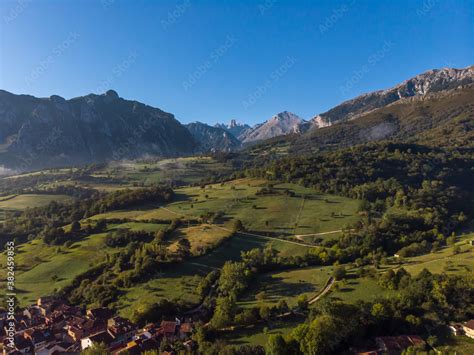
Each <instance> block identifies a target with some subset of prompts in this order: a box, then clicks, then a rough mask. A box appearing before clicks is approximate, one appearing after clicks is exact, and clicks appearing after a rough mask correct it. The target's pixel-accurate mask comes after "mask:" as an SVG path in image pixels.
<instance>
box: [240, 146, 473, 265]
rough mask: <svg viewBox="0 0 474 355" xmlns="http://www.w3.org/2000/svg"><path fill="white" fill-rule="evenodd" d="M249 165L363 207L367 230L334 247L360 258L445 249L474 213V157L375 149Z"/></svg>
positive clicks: (259, 173) (361, 227)
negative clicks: (424, 246)
mask: <svg viewBox="0 0 474 355" xmlns="http://www.w3.org/2000/svg"><path fill="white" fill-rule="evenodd" d="M246 164H247V169H246V170H245V173H246V175H247V176H252V177H260V178H269V179H274V180H278V181H287V182H294V183H298V184H301V185H304V186H308V187H313V188H315V189H316V190H317V191H321V192H325V193H333V194H339V195H344V196H347V197H351V198H356V199H359V200H361V207H360V214H361V215H362V216H363V220H362V222H361V223H359V224H358V225H356V226H353V227H352V228H351V232H350V233H346V235H345V236H344V237H343V238H341V239H340V240H338V241H337V242H333V243H335V244H336V245H337V247H338V248H339V249H342V250H344V249H349V250H350V251H351V252H350V254H351V257H352V258H358V257H363V256H365V255H367V254H368V253H369V252H371V251H373V250H377V249H378V248H382V250H383V251H384V252H387V253H395V252H397V251H398V250H400V249H401V248H404V247H406V246H409V245H410V244H413V243H421V242H423V241H426V242H429V243H433V242H435V241H438V242H441V243H442V242H443V238H442V237H440V235H443V236H444V238H446V237H447V236H448V235H449V234H450V233H451V232H452V231H453V230H455V229H456V228H458V227H460V226H462V225H463V224H464V223H466V222H467V221H468V220H469V216H471V215H472V213H473V206H474V204H473V203H466V201H470V202H472V201H474V185H473V184H472V183H471V182H472V181H474V171H473V170H472V166H473V165H474V155H473V154H472V152H471V151H470V150H468V149H466V150H462V149H449V148H443V149H441V148H431V147H425V146H420V145H415V144H394V143H376V144H375V143H374V144H366V145H361V146H357V147H352V148H346V149H342V150H338V151H335V152H326V153H321V154H314V155H310V156H291V157H288V158H282V159H279V160H275V161H270V162H268V163H267V164H266V165H264V166H262V164H261V162H258V163H257V162H252V161H250V162H247V163H246ZM254 164H255V165H254ZM354 229H355V231H354ZM415 248H418V246H414V247H412V249H415ZM418 249H420V248H418ZM411 251H413V250H408V253H410V252H411ZM415 252H416V253H418V252H419V251H418V250H417V251H415Z"/></svg>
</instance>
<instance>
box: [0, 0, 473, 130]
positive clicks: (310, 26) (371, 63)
mask: <svg viewBox="0 0 474 355" xmlns="http://www.w3.org/2000/svg"><path fill="white" fill-rule="evenodd" d="M0 4H1V5H0V10H1V11H0V14H1V18H0V26H1V27H0V30H1V35H0V39H1V43H0V45H1V47H0V48H1V56H0V69H1V71H0V88H2V89H4V90H8V91H11V92H13V93H18V94H20V93H27V94H31V95H35V96H41V97H45V96H50V95H52V94H58V95H61V96H63V97H66V98H71V97H75V96H81V95H85V94H87V93H91V92H94V93H102V92H104V91H106V90H107V89H109V88H113V89H114V90H116V91H117V92H118V93H119V95H120V96H122V97H124V98H128V99H136V100H139V101H141V102H144V103H147V104H149V105H152V106H156V107H159V108H161V109H163V110H165V111H168V112H172V113H174V114H175V116H176V117H177V118H178V119H179V120H180V121H182V122H191V121H196V120H199V121H203V122H207V123H210V124H214V123H216V122H227V121H228V120H230V119H232V118H235V119H237V120H239V121H243V122H248V123H251V124H253V123H257V122H261V121H263V120H265V119H267V118H269V117H270V116H272V115H273V114H275V113H277V112H280V111H283V110H288V111H292V112H294V113H296V114H298V115H300V116H301V117H303V118H311V117H312V116H314V115H316V114H318V113H320V112H324V111H325V110H327V109H329V108H331V107H333V106H334V105H336V104H338V103H339V102H341V101H343V100H345V99H348V98H351V97H354V96H356V95H358V94H361V93H364V92H367V91H372V90H376V89H382V88H387V87H390V86H393V85H394V84H396V83H398V82H400V81H403V80H405V79H407V78H409V77H411V76H414V75H416V74H418V73H421V72H423V71H426V70H429V69H432V68H440V67H446V66H449V67H466V66H468V65H472V64H474V60H473V58H474V56H473V54H474V43H473V41H474V40H473V39H474V15H473V13H474V5H473V4H474V1H469V0H465V1H461V0H460V1H442V0H424V1H414V0H410V1H401V0H397V1H388V0H373V1H362V0H360V1H357V0H346V1H316V0H313V1H299V0H288V1H283V0H261V1H259V0H255V1H229V0H227V1H226V0H216V1H204V0H201V1H195V0H179V1H141V0H133V1H132V0H128V1H121V0H97V1H92V0H90V1H87V0H82V1H81V0H68V1H66V0H55V1H46V0H34V1H32V0H15V1H9V0H0Z"/></svg>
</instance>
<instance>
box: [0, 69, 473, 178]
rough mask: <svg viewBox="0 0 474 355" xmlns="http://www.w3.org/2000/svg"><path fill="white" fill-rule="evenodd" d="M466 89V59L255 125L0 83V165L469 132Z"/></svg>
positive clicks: (326, 145)
mask: <svg viewBox="0 0 474 355" xmlns="http://www.w3.org/2000/svg"><path fill="white" fill-rule="evenodd" d="M473 87H474V66H470V67H467V68H464V69H452V68H444V69H439V70H430V71H428V72H425V73H423V74H420V75H417V76H415V77H414V78H411V79H408V80H406V81H404V82H402V83H400V84H398V85H396V86H394V87H392V88H390V89H387V90H380V91H375V92H371V93H367V94H363V95H360V96H358V97H356V98H354V99H351V100H348V101H345V102H343V103H341V104H340V105H337V106H336V107H334V108H332V109H330V110H328V111H327V112H324V113H321V114H318V115H316V116H314V117H313V118H312V119H310V120H308V121H306V120H304V119H302V118H301V117H299V116H297V115H295V114H294V113H291V112H287V111H284V112H281V113H278V114H276V115H274V116H273V117H271V118H270V119H268V120H266V121H265V122H263V123H260V124H257V125H255V126H254V127H250V126H249V125H246V124H241V123H238V122H237V121H236V120H232V121H231V122H230V123H229V124H217V125H215V126H210V125H207V124H205V123H200V122H195V123H190V124H187V125H182V124H181V123H180V122H178V121H177V120H176V119H175V118H174V116H173V115H172V114H170V113H166V112H164V111H162V110H160V109H158V108H154V107H151V106H148V105H145V104H143V103H140V102H137V101H130V100H125V99H123V98H120V97H119V95H118V94H117V93H116V92H115V91H113V90H109V91H107V92H106V93H105V94H102V95H95V94H89V95H86V96H82V97H77V98H73V99H70V100H66V99H64V98H62V97H60V96H56V95H54V96H51V97H49V98H36V97H33V96H29V95H15V94H12V93H9V92H7V91H3V90H0V167H2V166H3V167H6V168H10V169H16V170H21V171H27V170H34V169H38V168H44V167H54V166H64V165H77V164H86V163H91V162H102V161H108V160H120V159H133V158H138V157H143V156H182V155H191V154H196V153H206V152H216V151H226V152H227V151H234V150H239V149H245V147H247V146H252V145H256V144H257V145H261V146H262V147H265V146H266V147H269V146H271V145H272V144H276V141H278V142H279V144H281V143H282V142H283V143H284V144H287V145H288V144H289V145H290V146H291V148H290V150H293V151H308V150H321V149H331V148H332V147H339V146H349V145H354V144H358V143H363V142H367V141H372V140H380V139H394V138H396V139H404V140H410V139H427V140H429V137H430V132H434V131H436V130H446V131H450V132H452V131H453V130H454V131H456V132H458V133H459V134H461V136H462V137H464V138H466V137H467V138H469V137H471V136H472V134H471V133H469V132H470V129H471V128H472V118H473V112H474V109H473V105H474V89H473ZM454 122H457V124H454ZM459 129H461V131H459ZM437 136H438V135H437Z"/></svg>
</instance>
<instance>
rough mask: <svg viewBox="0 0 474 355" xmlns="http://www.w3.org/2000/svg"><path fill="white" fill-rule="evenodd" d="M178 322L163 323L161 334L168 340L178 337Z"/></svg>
mask: <svg viewBox="0 0 474 355" xmlns="http://www.w3.org/2000/svg"><path fill="white" fill-rule="evenodd" d="M176 328H177V326H176V321H165V320H164V321H162V322H161V325H160V333H161V334H163V336H164V337H166V338H173V337H174V336H175V335H176Z"/></svg>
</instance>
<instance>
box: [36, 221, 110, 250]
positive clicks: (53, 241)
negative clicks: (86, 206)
mask: <svg viewBox="0 0 474 355" xmlns="http://www.w3.org/2000/svg"><path fill="white" fill-rule="evenodd" d="M106 229H107V222H106V221H105V220H103V219H101V220H98V221H97V222H96V223H95V224H94V225H92V224H89V223H88V224H85V225H83V226H82V225H81V223H80V222H79V221H74V222H72V223H71V227H70V228H69V230H65V229H64V228H63V227H50V226H46V227H45V228H44V229H43V231H42V232H41V233H40V234H39V237H40V238H43V241H44V242H45V243H46V244H48V245H65V246H69V245H71V244H72V243H74V242H75V241H78V240H80V239H81V238H82V237H84V236H88V235H91V234H95V233H102V232H104V231H105V230H106Z"/></svg>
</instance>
